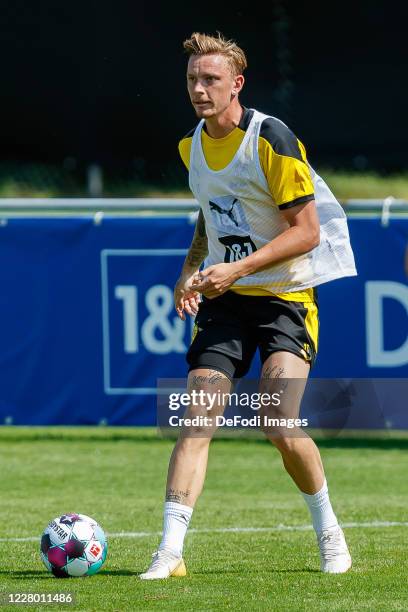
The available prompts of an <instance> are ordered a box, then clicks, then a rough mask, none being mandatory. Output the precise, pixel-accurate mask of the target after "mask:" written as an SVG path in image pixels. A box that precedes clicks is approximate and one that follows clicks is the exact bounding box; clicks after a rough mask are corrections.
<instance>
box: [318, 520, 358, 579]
mask: <svg viewBox="0 0 408 612" xmlns="http://www.w3.org/2000/svg"><path fill="white" fill-rule="evenodd" d="M317 542H318V544H319V548H320V569H321V570H322V572H326V573H329V574H344V572H347V570H349V569H350V567H351V557H350V553H349V549H348V548H347V544H346V539H345V537H344V533H343V530H342V528H341V527H340V526H339V525H336V526H335V527H330V529H323V531H321V532H320V533H319V534H318V536H317Z"/></svg>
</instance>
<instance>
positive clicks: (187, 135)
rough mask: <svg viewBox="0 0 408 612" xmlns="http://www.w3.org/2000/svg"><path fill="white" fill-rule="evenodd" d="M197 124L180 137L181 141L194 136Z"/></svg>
mask: <svg viewBox="0 0 408 612" xmlns="http://www.w3.org/2000/svg"><path fill="white" fill-rule="evenodd" d="M196 128H197V126H194V127H193V128H192V129H191V130H190V131H188V132H187V134H185V135H184V136H183V137H182V138H180V140H179V142H183V140H191V139H192V138H193V136H194V132H195V131H196Z"/></svg>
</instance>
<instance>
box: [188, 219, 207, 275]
mask: <svg viewBox="0 0 408 612" xmlns="http://www.w3.org/2000/svg"><path fill="white" fill-rule="evenodd" d="M207 255H208V240H207V234H206V231H205V220H204V215H203V211H202V210H201V208H200V211H199V213H198V218H197V222H196V226H195V230H194V236H193V240H192V242H191V245H190V248H189V250H188V253H187V255H186V259H185V261H184V264H183V268H182V271H181V276H191V275H192V274H194V273H195V272H198V270H199V268H200V266H201V264H202V263H203V261H204V259H205V258H206V257H207Z"/></svg>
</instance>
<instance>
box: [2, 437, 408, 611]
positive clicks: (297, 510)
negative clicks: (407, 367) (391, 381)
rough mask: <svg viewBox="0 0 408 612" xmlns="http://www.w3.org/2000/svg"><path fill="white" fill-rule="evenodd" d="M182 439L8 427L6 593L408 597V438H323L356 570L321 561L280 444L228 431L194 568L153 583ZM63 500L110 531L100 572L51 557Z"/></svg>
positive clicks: (100, 597) (235, 601)
mask: <svg viewBox="0 0 408 612" xmlns="http://www.w3.org/2000/svg"><path fill="white" fill-rule="evenodd" d="M172 445H173V442H172V441H171V440H164V439H160V438H159V437H158V436H157V434H156V431H155V430H151V431H150V430H142V429H139V430H137V429H132V428H129V429H127V428H117V429H116V428H115V429H114V428H99V429H97V428H89V429H87V428H49V429H46V428H44V429H41V428H33V429H28V428H27V429H25V428H12V427H11V428H1V429H0V454H1V466H2V470H1V477H0V483H1V484H0V486H1V503H0V515H1V520H0V591H1V593H3V594H4V593H5V592H7V591H11V592H13V593H21V592H31V593H33V592H37V593H54V592H67V591H69V592H72V593H73V594H74V596H75V604H74V605H70V606H62V605H43V606H42V607H41V606H37V607H35V606H30V608H29V609H31V610H51V609H58V610H62V609H67V610H86V611H93V610H95V611H101V610H117V611H120V612H122V611H128V610H129V611H133V610H169V611H175V610H177V611H184V610H185V611H187V610H189V611H190V610H211V611H212V610H245V611H246V610H250V611H252V610H254V611H258V610H277V611H281V610H296V611H299V610H310V609H313V610H314V611H316V610H325V611H327V610H345V611H346V610H347V611H350V610H369V611H373V610H381V611H382V610H407V609H408V577H407V573H408V571H407V570H408V563H407V562H408V510H407V505H408V454H407V450H408V440H407V439H406V438H405V439H404V438H400V439H391V438H386V439H383V440H380V441H378V440H377V441H376V440H357V439H356V440H351V441H350V440H338V441H334V440H333V441H329V440H322V441H321V443H320V448H321V453H322V456H323V460H324V464H325V467H326V474H327V479H328V482H329V487H330V492H331V498H332V503H333V506H334V509H335V511H336V513H337V515H338V517H339V519H340V522H341V523H343V524H351V526H349V527H345V529H344V531H345V534H346V538H347V541H348V544H349V547H350V551H351V554H352V557H353V568H352V570H351V571H350V572H349V573H347V574H345V575H341V576H336V575H324V574H322V573H320V572H319V571H318V568H319V556H318V551H317V547H316V544H315V537H314V532H313V531H311V530H309V529H303V527H304V526H307V525H308V524H309V516H308V512H307V509H306V506H305V505H304V502H303V500H302V498H301V496H300V495H299V493H298V492H297V490H296V488H295V486H294V484H293V483H292V482H291V480H290V479H289V477H288V476H287V475H286V473H285V472H284V470H283V468H282V465H281V460H280V456H279V454H278V453H277V451H276V450H275V449H274V448H273V447H271V445H270V444H269V443H268V442H266V441H265V442H264V441H259V440H252V441H251V440H221V439H219V440H215V441H214V442H213V443H212V446H211V449H210V460H209V469H208V475H207V480H206V484H205V488H204V492H203V494H202V496H201V498H200V500H199V502H198V504H197V507H196V510H195V512H194V514H193V519H192V523H191V528H192V530H191V532H190V533H189V534H188V535H187V538H186V546H185V560H186V565H187V571H188V576H187V577H186V578H179V579H177V578H172V579H170V580H168V581H155V582H142V581H140V580H139V579H138V577H137V575H138V573H140V572H142V571H143V570H145V568H146V566H147V564H148V563H149V560H150V555H151V553H152V552H153V550H154V549H155V546H156V545H157V544H158V542H159V537H160V536H159V532H160V530H161V521H162V500H163V492H164V484H165V477H166V469H167V463H168V458H169V454H170V451H171V448H172ZM64 512H80V513H83V514H88V515H90V516H92V517H94V518H95V519H96V520H97V521H98V522H99V523H100V524H101V525H102V527H103V528H104V530H105V531H106V532H107V533H108V540H109V552H108V558H107V561H106V564H105V566H104V567H103V568H102V571H101V572H100V573H99V574H98V575H96V576H93V577H90V578H72V579H68V580H58V579H56V578H54V577H52V576H51V575H50V574H48V573H47V572H46V570H45V568H44V567H43V565H42V562H41V559H40V555H39V552H38V548H39V538H40V535H41V533H42V530H43V529H44V528H45V526H46V525H47V523H48V521H49V520H50V519H52V518H54V517H55V516H57V515H60V514H62V513H64ZM388 522H396V523H400V524H399V525H388ZM404 522H406V524H405V525H404V524H401V523H404ZM359 524H362V525H361V526H357V525H359ZM285 526H286V527H298V529H295V530H291V529H285ZM239 528H242V529H244V528H252V529H253V531H250V530H248V531H239ZM256 528H259V530H258V531H257V530H256ZM263 528H265V529H263ZM228 529H229V530H230V531H228ZM234 529H236V530H235V531H234ZM217 530H218V531H217ZM122 532H132V533H133V534H135V533H136V534H137V535H133V537H132V536H130V535H127V536H126V535H125V536H122V537H121V536H119V535H117V534H120V533H122ZM140 532H144V534H145V535H141V534H140ZM109 534H112V535H111V536H110V537H109ZM115 534H116V535H115ZM16 538H35V539H34V540H26V541H24V540H20V541H17V540H16ZM17 607H18V606H16V605H14V606H11V605H2V606H0V608H1V609H3V610H15V609H16V608H17Z"/></svg>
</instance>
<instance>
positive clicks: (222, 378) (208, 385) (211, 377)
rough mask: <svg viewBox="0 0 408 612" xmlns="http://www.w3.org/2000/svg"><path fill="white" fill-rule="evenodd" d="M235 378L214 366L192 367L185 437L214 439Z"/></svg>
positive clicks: (183, 428) (189, 376)
mask: <svg viewBox="0 0 408 612" xmlns="http://www.w3.org/2000/svg"><path fill="white" fill-rule="evenodd" d="M231 385H232V383H231V380H230V378H229V377H228V376H227V375H226V374H225V373H224V372H221V371H219V370H217V369H214V368H213V367H208V368H206V367H203V368H195V369H193V370H190V372H189V374H188V379H187V393H188V394H189V396H190V403H189V405H188V406H187V408H186V410H185V413H184V415H183V418H184V420H185V421H184V422H185V423H186V424H184V425H183V427H182V429H181V431H180V437H181V438H188V437H191V438H208V439H211V438H212V436H213V435H214V433H215V431H216V429H217V423H216V417H217V416H221V415H222V414H223V413H224V410H225V406H226V404H227V403H228V398H229V394H230V392H231Z"/></svg>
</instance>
